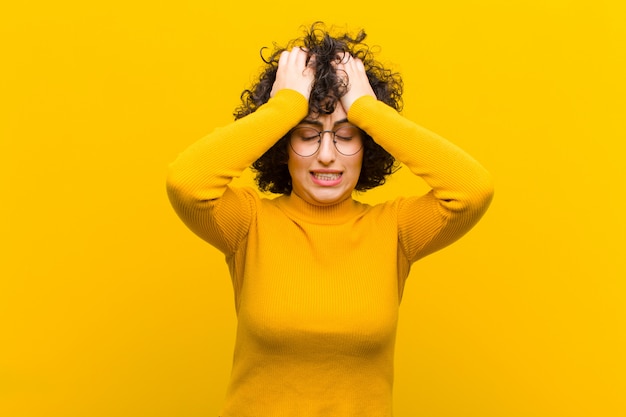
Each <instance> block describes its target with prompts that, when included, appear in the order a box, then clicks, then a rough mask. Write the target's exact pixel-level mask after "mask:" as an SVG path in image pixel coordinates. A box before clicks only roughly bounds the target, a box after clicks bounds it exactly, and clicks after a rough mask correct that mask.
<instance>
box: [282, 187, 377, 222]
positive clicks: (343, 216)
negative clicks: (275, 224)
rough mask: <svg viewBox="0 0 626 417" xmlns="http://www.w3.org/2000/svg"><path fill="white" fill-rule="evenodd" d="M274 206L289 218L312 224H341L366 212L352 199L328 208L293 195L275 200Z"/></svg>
mask: <svg viewBox="0 0 626 417" xmlns="http://www.w3.org/2000/svg"><path fill="white" fill-rule="evenodd" d="M276 204H277V205H278V207H279V208H280V209H281V210H283V211H284V212H285V213H287V215H288V216H289V217H293V218H297V219H301V220H304V221H306V222H307V223H314V224H341V223H345V222H347V221H348V220H350V219H352V218H354V217H357V216H358V215H359V214H361V213H363V212H364V211H365V210H366V206H365V205H363V204H361V203H359V202H358V201H355V200H354V199H352V197H350V198H347V199H345V200H344V201H342V202H340V203H337V204H332V205H328V206H318V205H314V204H311V203H308V202H306V201H305V200H303V199H302V198H300V197H298V196H297V195H296V194H295V193H291V195H283V196H281V197H279V198H277V199H276Z"/></svg>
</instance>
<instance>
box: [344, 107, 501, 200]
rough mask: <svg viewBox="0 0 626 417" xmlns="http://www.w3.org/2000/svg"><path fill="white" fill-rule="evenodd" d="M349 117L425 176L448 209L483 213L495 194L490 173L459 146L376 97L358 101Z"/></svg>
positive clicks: (388, 150)
mask: <svg viewBox="0 0 626 417" xmlns="http://www.w3.org/2000/svg"><path fill="white" fill-rule="evenodd" d="M348 118H349V120H350V121H351V122H352V123H355V124H356V125H358V126H359V127H360V128H361V129H363V130H365V131H366V132H367V133H368V134H369V135H370V136H372V137H373V138H374V140H375V141H376V142H377V143H378V144H380V145H381V146H382V147H383V148H385V150H387V152H389V153H391V154H392V155H393V156H394V157H395V158H396V159H398V160H399V161H400V162H402V163H403V164H405V165H406V166H407V167H408V168H409V169H410V170H411V172H413V173H414V174H415V175H418V176H420V177H421V178H422V179H424V181H426V183H428V185H429V186H430V187H432V189H433V194H434V196H435V197H436V198H437V199H438V200H439V201H440V204H441V205H442V206H443V207H444V208H445V209H446V210H449V211H452V212H453V211H465V210H471V211H480V212H482V211H484V209H485V208H486V207H487V206H488V204H489V201H490V199H491V196H492V194H493V184H492V179H491V176H490V174H489V173H488V172H487V170H486V169H485V168H483V166H482V165H480V164H479V163H478V162H477V161H476V160H475V159H474V158H472V157H471V156H470V155H468V154H467V153H466V152H465V151H463V150H462V149H460V148H459V147H458V146H456V145H454V144H452V143H451V142H449V141H447V140H446V139H444V138H442V137H441V136H439V135H437V134H435V133H433V132H431V131H429V130H427V129H425V128H423V127H421V126H419V125H418V124H416V123H414V122H412V121H410V120H407V119H406V118H404V117H402V116H401V115H399V114H398V113H397V111H396V110H394V109H393V108H391V107H389V106H387V105H386V104H384V103H382V102H380V101H376V99H374V98H373V97H369V96H365V97H361V98H360V99H358V100H357V101H355V102H354V104H353V105H352V107H351V109H350V112H349V113H348Z"/></svg>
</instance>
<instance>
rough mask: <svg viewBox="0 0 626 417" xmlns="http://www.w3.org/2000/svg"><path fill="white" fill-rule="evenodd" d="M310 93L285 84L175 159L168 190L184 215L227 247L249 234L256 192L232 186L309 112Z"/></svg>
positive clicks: (204, 234)
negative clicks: (299, 91)
mask: <svg viewBox="0 0 626 417" xmlns="http://www.w3.org/2000/svg"><path fill="white" fill-rule="evenodd" d="M307 108H308V103H307V100H306V98H305V97H304V96H302V95H301V94H300V93H298V92H296V91H293V90H281V91H279V92H278V93H277V94H276V95H275V96H274V97H273V98H272V99H270V100H269V101H268V102H267V103H265V104H264V105H263V106H261V107H259V109H258V110H257V111H256V112H254V113H252V114H250V115H248V116H246V117H244V118H242V119H239V120H237V121H235V122H233V123H231V124H230V125H228V126H226V127H222V128H218V129H216V130H214V131H213V132H212V133H211V134H209V135H208V136H206V137H205V138H203V139H201V140H199V141H198V142H196V143H194V144H192V145H191V146H190V147H189V148H187V149H186V150H185V151H184V152H182V153H181V154H180V155H179V156H178V158H177V159H176V160H175V161H174V162H173V163H172V164H171V165H170V169H169V173H168V178H167V191H168V196H169V198H170V201H171V203H172V206H173V207H174V209H175V210H176V212H177V214H178V216H179V217H180V218H181V219H182V220H183V222H185V224H186V225H187V227H189V228H190V229H191V230H192V231H193V232H194V233H196V234H197V235H198V236H200V237H201V238H202V239H204V240H206V241H207V242H209V243H210V244H212V245H213V246H215V247H217V248H218V249H220V250H221V251H222V252H224V253H229V252H232V251H234V250H235V249H236V246H237V245H238V243H239V242H240V241H241V239H242V237H243V236H245V233H246V232H247V228H248V226H249V223H250V219H251V216H252V213H253V210H254V209H253V207H252V206H251V205H252V204H254V200H255V198H256V196H255V195H254V193H253V192H252V191H251V190H245V189H244V190H237V189H231V188H230V187H228V184H229V183H230V182H231V181H232V180H233V178H236V177H239V176H240V175H241V174H242V172H243V171H244V170H245V169H246V168H247V167H249V166H250V165H251V164H252V163H253V162H254V161H255V160H256V159H257V158H259V157H260V156H261V155H262V154H263V153H264V152H265V151H267V150H268V149H269V148H270V147H271V146H272V145H273V144H274V143H276V141H277V140H279V139H280V138H281V137H282V136H284V135H285V134H286V133H287V132H288V131H289V129H291V128H292V127H293V126H294V125H296V124H297V123H298V122H299V121H300V120H302V119H303V118H304V117H305V116H306V114H307Z"/></svg>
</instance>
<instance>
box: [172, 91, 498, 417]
mask: <svg viewBox="0 0 626 417" xmlns="http://www.w3.org/2000/svg"><path fill="white" fill-rule="evenodd" d="M305 116H307V101H306V99H305V98H304V97H303V96H302V95H300V94H299V93H297V92H295V91H292V90H281V91H279V92H278V93H277V94H276V95H275V96H274V97H273V98H272V99H270V101H268V103H266V104H265V105H263V106H261V107H260V108H259V109H258V110H257V111H256V112H255V113H253V114H251V115H248V116H246V117H244V118H242V119H240V120H238V121H236V122H234V123H232V124H230V125H228V126H226V127H223V128H219V129H216V130H214V131H213V132H212V133H211V134H209V135H208V136H207V137H205V138H203V139H201V140H200V141H198V142H197V143H195V144H193V145H192V146H190V147H189V148H188V149H187V150H185V151H184V152H183V153H181V154H180V155H179V156H178V158H177V159H176V160H175V161H174V163H172V164H171V167H170V172H169V176H168V183H167V184H168V194H169V197H170V200H171V202H172V205H173V207H174V208H175V210H176V212H177V213H178V215H179V216H180V218H181V219H182V220H183V221H184V222H185V224H186V225H187V226H188V227H189V228H190V229H191V230H192V231H193V232H194V233H196V234H197V235H198V236H200V237H201V238H202V239H204V240H206V241H207V242H208V243H210V244H211V245H213V246H214V247H216V248H217V249H219V250H220V251H221V252H223V253H224V255H225V259H226V262H227V264H228V267H229V270H230V274H231V277H232V283H233V288H234V294H235V307H236V312H237V319H238V327H237V336H236V345H235V352H234V358H233V367H232V376H231V380H230V384H229V386H228V390H227V395H226V398H225V402H224V405H223V408H222V410H221V413H220V416H221V417H322V416H323V417H329V416H333V417H390V416H391V415H392V385H393V361H394V341H395V336H396V328H397V321H398V307H399V304H400V300H401V298H402V293H403V289H404V284H405V280H406V278H407V276H408V274H409V270H410V267H411V264H412V263H413V262H415V261H417V260H418V259H420V258H422V257H424V256H426V255H428V254H430V253H433V252H434V251H437V250H439V249H441V248H443V247H445V246H447V245H449V244H450V243H452V242H454V241H455V240H457V239H458V238H459V237H461V236H462V235H463V234H465V233H466V232H467V231H468V230H469V229H470V228H471V227H472V226H473V225H474V224H475V223H476V222H477V221H478V220H479V219H480V217H481V216H482V215H483V213H484V211H485V210H486V209H487V207H488V205H489V202H490V200H491V196H492V192H493V186H492V182H491V177H490V175H489V174H488V173H487V171H486V170H485V169H484V168H483V167H482V166H481V165H480V164H479V163H478V162H476V161H475V160H474V159H473V158H472V157H470V156H469V155H468V154H466V153H465V152H464V151H462V150H461V149H459V148H458V147H456V146H455V145H453V144H452V143H450V142H448V141H447V140H445V139H443V138H441V137H440V136H438V135H436V134H434V133H432V132H430V131H428V130H427V129H424V128H423V127H421V126H419V125H417V124H416V123H414V122H412V121H410V120H407V119H406V118H404V117H403V116H401V115H400V114H398V113H397V112H396V111H395V110H394V109H392V108H390V107H388V106H387V105H385V104H384V103H382V102H380V101H377V100H376V99H375V98H373V97H362V98H360V99H358V100H357V101H355V103H354V104H353V105H352V107H351V108H350V110H349V112H348V119H349V121H350V122H351V123H353V124H355V125H357V126H359V127H360V128H361V129H363V130H365V131H366V132H368V134H369V135H371V136H372V137H373V138H374V140H375V141H376V142H377V143H379V144H380V145H381V146H383V147H384V148H385V149H386V150H387V151H388V152H390V153H391V154H392V155H394V156H395V157H396V158H397V159H398V160H399V161H401V162H402V163H403V164H404V165H405V166H406V167H408V168H409V169H410V170H411V172H412V173H414V174H415V175H417V176H420V177H421V178H422V179H423V180H424V181H426V183H427V184H428V185H429V186H430V187H431V191H430V192H429V193H427V194H425V195H416V196H410V195H408V196H402V197H399V198H397V199H395V200H392V201H389V202H385V203H381V204H378V205H367V204H362V203H360V202H357V201H356V200H354V199H352V198H350V199H347V200H345V201H342V202H339V203H338V204H335V205H331V206H315V205H312V204H309V203H307V202H306V201H304V200H302V199H301V198H300V197H299V196H297V195H295V194H294V193H292V194H291V195H283V196H280V197H277V198H274V199H270V198H263V197H260V196H259V194H258V193H257V192H256V191H255V190H254V189H252V188H245V187H244V188H235V187H231V186H230V183H231V181H232V179H233V178H235V177H238V176H240V175H241V173H242V172H243V170H244V169H245V168H246V167H248V166H250V165H251V163H252V162H253V161H254V160H255V159H257V158H258V157H259V156H260V155H261V154H263V153H264V152H265V151H266V150H267V149H269V147H271V146H272V145H273V144H274V143H275V142H276V141H277V140H278V139H280V138H281V137H282V136H284V135H285V134H286V133H287V132H288V131H289V129H290V128H292V127H293V126H295V125H296V124H298V123H299V122H300V121H301V120H302V119H303V118H305Z"/></svg>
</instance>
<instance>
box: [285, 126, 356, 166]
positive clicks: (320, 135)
mask: <svg viewBox="0 0 626 417" xmlns="http://www.w3.org/2000/svg"><path fill="white" fill-rule="evenodd" d="M344 127H353V128H355V129H357V130H358V131H359V134H360V135H361V137H360V139H361V146H360V147H359V149H357V150H356V152H354V153H350V154H348V153H343V152H341V151H340V150H339V148H338V147H337V139H336V138H335V136H336V135H337V131H339V130H341V129H342V128H344ZM298 129H310V130H313V131H316V132H317V136H318V139H317V149H315V152H313V153H312V154H310V155H302V154H300V153H298V152H296V150H295V149H294V148H293V145H292V144H291V135H292V134H293V132H295V131H296V130H298ZM324 133H330V134H331V135H332V139H333V145H335V149H336V150H337V152H339V153H340V154H341V155H343V156H354V155H356V154H358V153H359V152H361V150H362V149H363V145H364V142H363V138H364V136H365V133H364V132H363V131H362V130H361V129H359V128H358V127H356V126H354V125H347V126H340V127H338V128H337V130H317V129H316V128H314V127H310V126H296V127H294V128H293V129H291V130H290V131H289V133H288V134H287V140H288V142H289V147H290V148H291V150H292V151H293V152H294V153H295V154H296V155H298V156H301V157H303V158H310V157H312V156H313V155H315V154H316V153H318V152H319V151H320V148H321V147H322V139H324Z"/></svg>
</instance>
